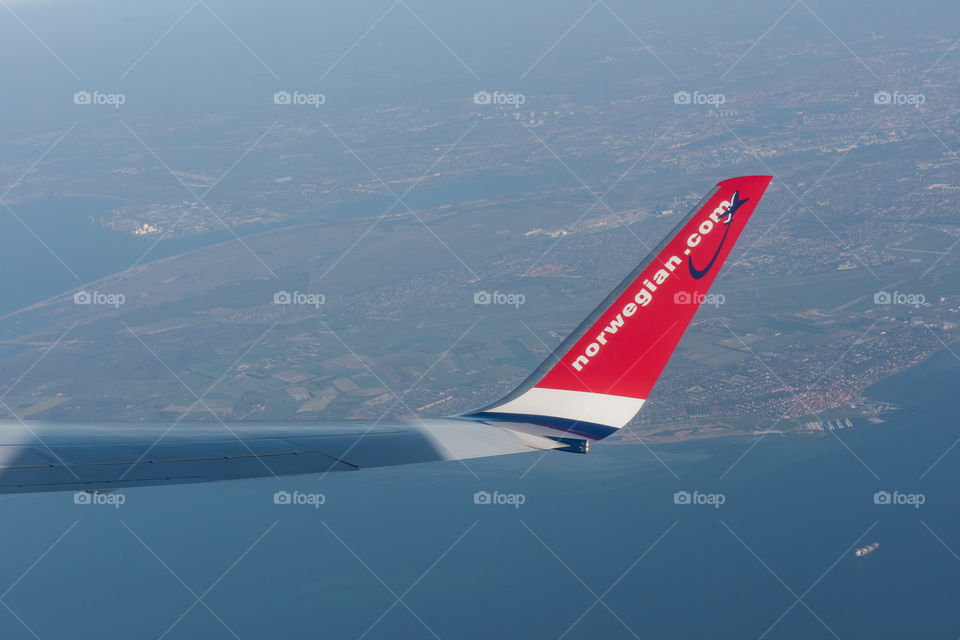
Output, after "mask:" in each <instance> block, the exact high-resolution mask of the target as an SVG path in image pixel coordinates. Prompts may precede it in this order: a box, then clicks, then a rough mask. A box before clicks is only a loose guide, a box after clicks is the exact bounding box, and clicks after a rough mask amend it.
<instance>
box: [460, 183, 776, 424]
mask: <svg viewBox="0 0 960 640" xmlns="http://www.w3.org/2000/svg"><path fill="white" fill-rule="evenodd" d="M770 180H771V177H770V176H744V177H740V178H731V179H729V180H724V181H723V182H720V183H718V184H717V185H716V187H715V188H714V189H713V190H712V191H711V192H710V193H709V194H708V195H707V196H706V197H705V198H704V199H703V200H702V201H701V202H700V204H698V205H697V206H696V207H695V208H694V209H693V211H691V212H690V214H688V215H687V217H686V218H684V220H683V221H682V222H680V224H678V225H677V226H676V227H675V228H674V229H673V231H672V232H671V233H670V235H669V236H667V238H666V239H665V240H664V241H663V242H662V243H661V244H660V245H659V246H657V248H656V249H654V250H653V251H652V252H651V253H650V255H648V256H647V258H646V259H644V261H643V262H641V263H640V265H639V266H637V268H636V269H634V270H633V271H632V272H631V273H630V275H628V276H627V277H626V279H624V280H623V282H621V283H620V285H619V286H618V287H617V288H616V289H614V290H613V292H611V293H610V295H608V296H607V297H606V299H604V301H603V302H601V303H600V305H599V306H598V307H597V308H596V309H595V310H594V311H593V313H591V314H590V315H589V316H588V317H587V319H586V320H584V321H583V322H582V323H581V324H580V326H578V327H577V328H576V329H575V330H574V331H573V333H571V334H570V336H569V337H567V339H566V340H564V342H563V343H562V344H561V345H560V346H559V347H558V348H557V349H556V350H555V351H554V352H553V354H552V355H551V356H550V357H549V358H547V360H546V361H544V363H543V364H542V365H540V367H539V368H538V369H537V370H536V371H534V372H533V374H531V375H530V377H528V378H527V379H526V380H525V381H524V382H523V384H521V385H520V386H519V387H517V389H515V390H514V391H513V392H511V393H510V394H508V395H507V396H506V397H504V398H503V399H502V400H500V401H498V402H496V403H494V404H492V405H490V406H488V407H485V408H484V409H482V410H480V411H478V412H475V413H472V414H468V416H465V417H470V418H474V419H482V420H485V421H496V422H498V423H503V422H513V423H517V424H533V425H538V426H540V427H544V428H547V429H552V430H555V431H562V432H566V433H569V434H575V435H577V436H580V437H584V438H589V439H594V440H596V439H600V438H603V437H606V436H608V435H610V434H611V433H613V432H615V431H616V430H617V429H619V428H621V427H622V426H623V425H625V424H626V423H627V422H629V421H630V420H631V419H632V418H633V417H634V416H635V415H636V413H637V411H639V410H640V407H641V406H643V403H644V401H645V400H646V398H647V396H648V395H649V393H650V390H651V389H652V388H653V385H654V383H655V382H656V381H657V378H658V377H659V376H660V373H661V371H663V368H664V367H665V366H666V364H667V360H669V358H670V356H671V354H672V353H673V351H674V349H675V348H676V346H677V343H678V342H680V338H681V337H682V336H683V333H684V331H685V330H686V328H687V326H688V325H689V324H690V321H691V320H692V319H693V316H694V314H695V313H696V311H697V309H698V308H699V307H700V304H701V302H702V301H703V300H704V298H705V296H706V294H707V292H708V291H709V289H710V285H711V284H713V281H714V279H715V278H716V276H717V273H718V272H719V271H720V267H721V266H722V265H723V263H724V261H725V260H726V259H727V256H728V255H730V251H731V250H732V249H733V245H734V244H735V243H736V241H737V238H739V237H740V233H741V232H742V231H743V228H744V226H745V225H746V224H747V221H748V220H749V219H750V216H751V214H752V213H753V211H754V209H755V208H756V206H757V203H759V202H760V198H761V197H762V196H763V193H764V191H766V188H767V186H768V185H769V184H770Z"/></svg>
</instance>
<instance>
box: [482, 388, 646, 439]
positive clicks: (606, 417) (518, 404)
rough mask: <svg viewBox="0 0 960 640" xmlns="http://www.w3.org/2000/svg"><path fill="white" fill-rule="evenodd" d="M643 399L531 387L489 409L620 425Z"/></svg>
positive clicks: (624, 422)
mask: <svg viewBox="0 0 960 640" xmlns="http://www.w3.org/2000/svg"><path fill="white" fill-rule="evenodd" d="M642 406H643V400H642V399H640V398H627V397H626V396H610V395H606V394H603V393H588V392H586V391H567V390H565V389H540V388H537V387H534V388H532V389H530V390H529V391H526V392H524V394H523V395H521V396H520V397H518V398H514V399H513V400H510V401H509V402H506V403H504V404H501V405H499V406H497V407H494V408H492V409H487V411H491V412H494V413H532V414H534V415H539V416H550V417H553V418H568V419H570V420H580V421H583V422H595V423H597V424H605V425H607V426H610V427H616V428H617V429H619V428H620V427H622V426H623V425H625V424H627V423H628V422H629V421H630V419H631V418H632V417H633V416H635V415H637V411H640V407H642Z"/></svg>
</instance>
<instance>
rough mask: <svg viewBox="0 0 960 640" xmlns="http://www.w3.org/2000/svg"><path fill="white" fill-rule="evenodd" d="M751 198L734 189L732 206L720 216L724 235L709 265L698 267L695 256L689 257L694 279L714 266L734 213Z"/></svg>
mask: <svg viewBox="0 0 960 640" xmlns="http://www.w3.org/2000/svg"><path fill="white" fill-rule="evenodd" d="M749 200H750V198H744V199H743V200H741V199H740V192H739V191H734V192H733V195H732V196H730V206H729V207H728V208H727V210H726V211H724V212H723V215H721V216H720V219H721V220H725V228H724V230H723V236H722V237H721V238H720V244H719V245H717V250H716V251H714V253H713V257H712V258H710V262H708V263H707V266H706V267H704V268H703V269H697V268H696V267H695V266H693V257H692V256H689V257H687V266H688V267H690V275H691V276H692V277H693V279H694V280H699V279H700V278H702V277H703V276H705V275H707V273H709V271H710V269H711V268H712V267H713V263H714V262H716V261H717V256H719V255H720V249H722V248H723V243H724V241H725V240H726V239H727V232H728V231H730V223H731V222H733V214H735V213H736V212H737V209H739V208H740V207H741V206H743V205H744V204H746V203H747V202H749Z"/></svg>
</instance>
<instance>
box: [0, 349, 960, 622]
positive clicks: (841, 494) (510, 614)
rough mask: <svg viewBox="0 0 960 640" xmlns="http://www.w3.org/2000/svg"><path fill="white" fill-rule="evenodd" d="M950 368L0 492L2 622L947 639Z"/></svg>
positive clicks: (935, 366) (952, 493) (956, 369)
mask: <svg viewBox="0 0 960 640" xmlns="http://www.w3.org/2000/svg"><path fill="white" fill-rule="evenodd" d="M958 373H960V362H958V361H957V360H956V359H955V358H954V356H953V355H952V354H951V353H949V352H947V351H944V352H941V353H939V354H938V355H936V356H935V357H933V358H932V359H930V360H929V361H927V362H925V363H924V364H922V365H920V366H919V367H916V368H914V369H912V370H909V371H907V372H905V373H902V374H900V375H897V376H895V377H892V378H889V379H887V380H885V381H883V382H881V383H879V384H877V385H875V386H874V387H873V388H871V389H870V390H869V394H870V395H871V397H874V398H877V399H884V400H887V401H891V402H895V403H896V404H898V405H900V406H901V407H902V409H901V410H899V411H898V412H896V413H894V414H891V415H890V419H889V420H888V421H887V422H886V423H884V424H878V425H872V426H865V427H862V428H858V429H853V430H848V431H843V432H841V433H840V434H838V437H836V438H835V437H832V436H829V437H825V438H820V439H810V440H802V439H786V438H782V437H780V436H773V435H770V436H768V437H766V438H764V439H762V440H761V441H760V442H759V443H757V444H754V442H755V441H754V440H752V439H745V438H737V439H720V440H711V441H699V442H688V443H679V444H673V445H669V446H658V447H655V448H654V449H653V450H652V451H651V450H648V449H647V448H645V447H644V446H641V445H613V444H611V445H599V446H596V447H594V449H593V451H591V452H590V454H589V455H586V456H582V455H575V454H555V453H551V454H548V455H546V456H544V457H542V458H540V457H538V456H536V455H520V456H508V457H505V458H501V459H489V460H480V461H467V462H466V464H461V463H458V462H452V463H441V464H430V465H421V466H411V467H404V468H396V469H381V470H373V471H363V472H356V473H340V474H331V475H329V476H326V477H319V476H306V477H299V478H286V479H283V480H272V479H271V480H257V481H243V482H235V483H227V484H215V485H197V486H183V487H173V488H149V489H139V490H127V491H125V492H124V493H123V494H122V495H123V503H122V504H116V502H117V501H116V500H115V501H114V503H115V504H87V505H77V504H74V501H73V494H69V493H64V494H45V495H44V494H41V495H25V496H4V497H3V498H2V503H3V512H4V514H5V517H4V523H5V525H4V526H3V527H2V529H0V536H2V539H0V542H2V545H0V546H2V549H3V552H2V553H0V575H2V576H3V585H2V586H0V588H2V589H3V590H5V592H2V597H0V601H2V602H3V604H5V605H7V607H9V609H0V636H2V637H3V638H32V637H34V636H33V634H36V636H39V637H41V638H97V639H106V638H124V639H126V638H134V637H136V638H157V637H164V638H201V637H202V638H231V637H240V638H267V637H310V638H315V637H316V638H326V637H331V638H341V637H369V638H397V637H410V638H415V637H423V638H430V637H441V638H489V637H511V638H558V637H565V638H598V637H603V638H619V637H623V638H632V637H641V638H694V637H697V638H702V637H711V638H760V637H763V638H804V639H809V638H831V637H840V638H906V637H913V638H919V637H923V638H955V637H956V636H957V635H958V634H960V613H958V611H957V609H956V607H954V606H951V605H952V601H953V599H954V596H955V594H956V589H955V586H956V584H957V580H958V578H960V558H958V557H957V555H956V554H957V551H958V550H960V510H958V509H957V508H956V504H957V501H956V486H957V484H958V483H957V480H958V476H960V474H958V464H957V461H958V456H960V448H957V449H953V450H951V449H950V447H951V445H953V444H954V443H955V441H956V439H957V437H958V436H960V433H958V429H957V423H956V419H955V416H956V415H957V410H958V399H957V396H956V393H955V392H954V391H955V387H956V383H955V380H956V379H957V375H958ZM945 453H946V455H944V454H945ZM938 460H939V462H938ZM278 491H286V492H287V493H289V494H291V495H294V496H299V500H300V502H301V504H297V503H296V500H291V503H286V504H276V503H275V501H274V496H275V494H276V492H278ZM477 492H486V493H488V494H490V496H491V500H489V501H488V502H487V503H485V504H484V503H482V502H485V500H484V499H483V498H480V499H479V500H480V501H481V504H477V503H476V499H475V495H476V494H477ZM678 492H687V493H689V494H690V495H691V496H700V498H699V501H700V502H712V504H711V503H704V504H697V503H696V502H697V501H698V500H697V499H691V500H690V502H689V503H687V504H676V503H675V499H674V495H675V494H676V493H678ZM877 492H887V493H889V494H890V495H891V496H899V498H897V497H894V498H892V499H891V500H890V502H889V503H887V504H883V503H881V504H876V502H875V498H874V496H875V494H876V493H877ZM481 495H483V494H482V493H481ZM681 495H682V494H681ZM311 496H312V497H313V498H312V499H311V498H310V497H311ZM703 496H722V498H720V499H714V500H712V501H707V500H706V499H704V498H703ZM909 496H914V498H916V497H917V496H920V499H919V500H918V499H913V500H912V503H909V501H908V502H905V503H903V504H897V503H896V502H897V501H898V500H899V501H901V502H904V501H907V497H909ZM682 501H683V500H682V499H681V502H682ZM918 502H922V504H919V505H918V504H917V503H918ZM719 503H722V504H719ZM873 542H879V543H880V547H879V549H878V550H877V551H876V552H874V553H872V554H870V555H868V556H866V557H864V558H856V557H855V556H854V550H855V549H856V548H857V547H861V546H865V545H867V544H870V543H873Z"/></svg>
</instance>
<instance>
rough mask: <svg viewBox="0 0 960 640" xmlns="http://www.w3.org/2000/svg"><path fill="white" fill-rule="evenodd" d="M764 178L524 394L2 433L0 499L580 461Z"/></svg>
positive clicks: (655, 354)
mask: <svg viewBox="0 0 960 640" xmlns="http://www.w3.org/2000/svg"><path fill="white" fill-rule="evenodd" d="M769 183H770V176H746V177H741V178H733V179H730V180H725V181H723V182H720V183H719V184H717V185H716V186H715V187H714V188H713V190H711V192H710V193H709V194H708V195H707V196H706V197H705V198H704V199H703V200H702V201H701V202H700V204H698V205H697V206H696V207H695V208H694V209H693V210H692V211H691V212H690V213H689V214H688V215H687V216H686V217H685V218H684V219H683V220H682V221H681V222H680V223H679V224H678V225H677V226H676V227H675V228H674V230H673V231H672V232H671V233H670V234H669V235H668V236H667V238H666V239H665V240H664V241H663V242H661V243H660V245H658V246H657V247H656V248H655V249H654V250H653V251H652V252H650V254H649V255H648V256H647V257H646V258H645V259H644V260H643V262H641V263H640V265H638V266H637V268H636V269H634V270H633V271H632V272H631V273H630V275H628V276H627V277H626V278H625V279H624V280H623V282H621V283H620V284H619V285H618V286H617V287H616V288H615V289H614V290H613V291H612V292H611V293H610V294H609V295H608V296H607V297H606V298H605V299H604V300H603V302H601V303H600V305H599V306H598V307H597V308H596V309H595V310H594V311H593V312H592V313H591V314H590V315H589V316H588V317H587V318H586V319H585V320H584V321H583V323H581V324H580V325H579V326H578V327H577V328H576V329H575V330H574V331H573V333H571V334H570V336H569V337H568V338H567V339H566V340H565V341H564V342H563V343H561V344H560V346H559V347H558V348H557V349H556V350H555V351H554V352H553V354H551V355H550V357H548V358H547V359H546V361H544V363H543V364H542V365H540V367H539V368H537V369H536V371H534V372H533V373H532V374H531V375H530V376H529V377H528V378H527V379H526V380H525V381H524V382H523V383H522V384H521V385H520V386H519V387H517V388H516V389H515V390H514V391H512V392H511V393H509V394H508V395H507V396H505V397H504V398H503V399H501V400H499V401H497V402H495V403H493V404H491V405H489V406H487V407H485V408H483V409H481V410H479V411H475V412H472V413H468V414H465V415H461V416H454V417H451V418H441V419H435V418H430V419H428V418H424V419H410V420H392V421H384V422H362V421H359V422H356V421H345V422H336V423H323V424H314V423H299V422H288V423H257V422H241V423H235V424H226V423H217V422H207V423H199V424H183V423H181V424H177V425H176V426H175V427H171V426H169V425H162V424H140V423H48V422H35V421H22V420H20V421H3V422H0V493H19V492H36V491H63V490H74V491H102V490H110V489H116V488H121V487H133V486H143V485H158V484H175V483H189V482H207V481H214V480H231V479H239V478H254V477H265V476H266V477H269V476H286V475H296V474H306V473H324V472H332V471H351V470H357V469H364V468H368V467H379V466H391V465H401V464H412V463H418V462H429V461H439V460H464V459H469V458H478V457H486V456H496V455H505V454H510V453H521V452H525V451H538V450H540V451H544V450H559V451H571V452H578V453H586V452H587V451H588V450H589V443H590V442H592V441H596V440H600V439H602V438H605V437H607V436H609V435H611V434H612V433H615V432H616V431H617V430H618V429H620V428H622V427H623V426H624V425H626V424H627V423H628V422H629V421H630V420H631V419H632V418H633V417H634V416H635V415H636V413H637V411H639V410H640V407H641V406H643V403H644V401H645V400H646V398H647V396H648V394H649V393H650V390H651V389H652V388H653V385H654V383H655V382H656V380H657V378H658V377H659V376H660V372H661V371H662V370H663V368H664V367H665V366H666V364H667V360H668V359H669V358H670V355H671V354H672V353H673V351H674V349H675V347H676V345H677V343H678V342H679V341H680V338H681V337H682V336H683V333H684V331H685V330H686V328H687V326H688V325H689V324H690V321H691V320H692V319H693V316H694V314H695V313H696V311H697V309H698V308H699V306H700V304H701V302H702V301H703V300H704V297H705V296H706V295H707V292H708V290H709V288H710V285H711V284H712V283H713V281H714V279H715V278H716V276H717V273H718V272H719V270H720V267H721V266H722V265H723V263H724V261H725V260H726V258H727V256H728V255H729V254H730V251H731V250H732V248H733V245H734V243H735V242H736V241H737V238H738V237H739V236H740V233H741V232H742V231H743V228H744V226H745V225H746V223H747V220H748V219H749V218H750V215H751V214H752V213H753V210H754V209H755V207H756V206H757V203H758V202H759V200H760V198H761V196H762V195H763V193H764V191H765V190H766V188H767V186H768V185H769Z"/></svg>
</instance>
